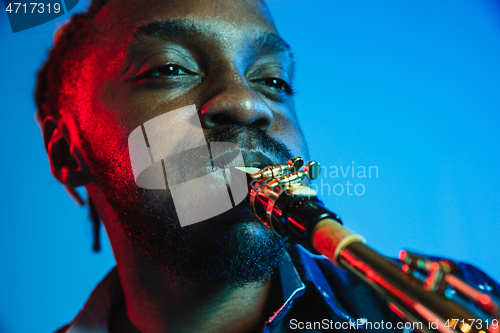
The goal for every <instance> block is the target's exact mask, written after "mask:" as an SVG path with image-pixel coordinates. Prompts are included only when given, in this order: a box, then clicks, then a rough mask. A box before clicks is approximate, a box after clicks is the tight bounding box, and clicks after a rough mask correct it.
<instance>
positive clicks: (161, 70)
mask: <svg viewBox="0 0 500 333" xmlns="http://www.w3.org/2000/svg"><path fill="white" fill-rule="evenodd" d="M188 74H189V71H188V70H187V69H185V68H182V67H181V66H178V65H165V66H161V67H157V68H153V69H150V70H148V71H146V72H144V73H143V74H142V75H141V78H144V77H161V76H180V75H188Z"/></svg>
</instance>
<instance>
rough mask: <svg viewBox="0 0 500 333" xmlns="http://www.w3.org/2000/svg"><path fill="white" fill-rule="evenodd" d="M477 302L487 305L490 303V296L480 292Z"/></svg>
mask: <svg viewBox="0 0 500 333" xmlns="http://www.w3.org/2000/svg"><path fill="white" fill-rule="evenodd" d="M479 302H480V303H481V304H482V305H484V306H488V305H490V304H491V298H490V296H488V295H486V294H482V295H481V296H479Z"/></svg>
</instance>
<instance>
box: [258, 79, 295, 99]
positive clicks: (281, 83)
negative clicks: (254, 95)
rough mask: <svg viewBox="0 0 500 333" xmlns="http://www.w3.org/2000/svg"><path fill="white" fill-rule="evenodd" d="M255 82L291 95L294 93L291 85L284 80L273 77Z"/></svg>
mask: <svg viewBox="0 0 500 333" xmlns="http://www.w3.org/2000/svg"><path fill="white" fill-rule="evenodd" d="M254 82H255V83H257V84H262V85H265V86H268V87H271V88H273V89H276V90H278V91H279V92H283V93H287V94H290V95H291V94H292V93H293V92H292V88H291V87H290V85H289V84H288V83H287V82H286V81H285V80H283V79H279V78H274V77H271V78H266V79H260V80H255V81H254Z"/></svg>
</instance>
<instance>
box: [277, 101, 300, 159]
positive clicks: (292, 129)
mask: <svg viewBox="0 0 500 333" xmlns="http://www.w3.org/2000/svg"><path fill="white" fill-rule="evenodd" d="M292 110H293V109H292ZM288 115H290V116H288ZM268 133H269V135H270V136H271V137H273V138H274V139H276V140H278V141H279V142H282V143H284V144H285V145H286V146H287V148H288V149H289V150H290V151H291V152H292V154H293V155H294V156H300V157H302V158H303V159H304V160H308V159H309V152H308V149H307V144H306V142H305V139H304V135H303V134H302V130H301V129H300V125H299V123H298V121H297V118H296V117H295V112H288V113H283V112H276V113H275V114H274V119H273V124H272V125H271V128H270V129H269V132H268Z"/></svg>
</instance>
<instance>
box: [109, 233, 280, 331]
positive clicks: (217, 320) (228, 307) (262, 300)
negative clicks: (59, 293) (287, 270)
mask: <svg viewBox="0 0 500 333" xmlns="http://www.w3.org/2000/svg"><path fill="white" fill-rule="evenodd" d="M120 243H121V244H124V242H120ZM115 256H116V257H117V263H118V265H117V267H118V272H119V275H120V280H121V282H122V286H123V290H124V294H125V305H124V306H123V307H122V308H121V309H118V310H117V311H116V312H115V315H114V316H113V318H112V323H111V325H112V326H114V329H113V330H112V331H111V332H114V331H117V332H118V331H119V332H138V330H139V331H140V332H143V333H155V332H162V333H165V332H176V333H177V332H234V333H237V332H241V333H243V332H248V333H249V332H262V328H263V326H264V323H265V322H266V321H267V320H268V318H269V317H270V316H271V315H272V314H273V313H274V311H276V310H277V309H278V308H279V306H281V288H280V285H279V279H278V278H275V279H273V280H271V281H267V282H263V283H252V284H248V285H246V286H244V287H240V288H236V287H232V286H226V287H223V288H218V289H212V288H206V287H204V286H203V284H201V283H197V282H193V281H186V280H182V279H181V278H179V277H177V276H170V275H169V274H168V272H165V270H161V269H158V268H156V267H154V266H153V265H152V264H150V263H149V262H147V261H146V260H145V258H144V257H143V256H142V255H140V254H134V253H130V251H118V253H117V252H116V251H115Z"/></svg>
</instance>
